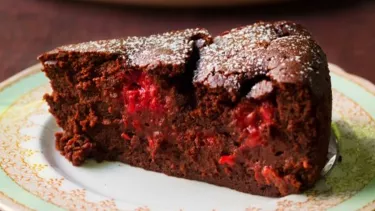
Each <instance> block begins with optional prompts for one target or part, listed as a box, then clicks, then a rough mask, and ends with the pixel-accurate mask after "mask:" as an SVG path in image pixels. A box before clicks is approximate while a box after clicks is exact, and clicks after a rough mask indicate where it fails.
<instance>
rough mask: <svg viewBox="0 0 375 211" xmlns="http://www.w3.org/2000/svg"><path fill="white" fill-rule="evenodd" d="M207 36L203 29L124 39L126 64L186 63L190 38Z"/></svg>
mask: <svg viewBox="0 0 375 211" xmlns="http://www.w3.org/2000/svg"><path fill="white" fill-rule="evenodd" d="M196 35H207V36H208V35H209V34H208V32H207V30H204V29H186V30H183V31H175V32H167V33H164V34H159V35H151V36H148V37H129V38H128V39H126V45H125V46H126V49H127V50H126V53H127V56H128V62H129V63H130V64H132V65H135V66H140V67H142V66H148V65H150V64H154V63H162V64H165V65H168V64H171V65H172V64H173V65H180V64H183V63H185V62H186V60H187V58H188V57H189V54H190V52H191V51H192V49H193V42H194V41H193V40H192V37H193V36H196Z"/></svg>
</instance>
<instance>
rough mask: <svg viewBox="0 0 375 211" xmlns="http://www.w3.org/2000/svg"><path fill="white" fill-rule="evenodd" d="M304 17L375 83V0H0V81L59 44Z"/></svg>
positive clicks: (341, 59)
mask: <svg viewBox="0 0 375 211" xmlns="http://www.w3.org/2000/svg"><path fill="white" fill-rule="evenodd" d="M284 19H286V20H292V21H297V22H299V23H302V24H304V25H305V26H306V27H307V28H308V29H309V30H310V31H311V32H312V33H313V35H314V37H315V38H316V39H317V40H318V42H319V43H320V45H321V46H322V47H323V49H324V50H325V52H326V53H327V56H328V59H329V61H330V62H332V63H335V64H337V65H339V66H341V67H343V68H344V69H345V70H346V71H348V72H350V73H354V74H357V75H360V76H362V77H364V78H366V79H368V80H370V81H372V82H375V52H374V49H375V1H361V0H358V1H356V0H352V1H345V0H344V1H340V0H337V1H335V0H326V1H316V0H315V1H314V0H306V1H302V0H300V1H294V2H290V3H283V4H273V5H262V6H239V7H225V8H215V9H212V8H200V9H197V8H194V9H192V8H191V9H183V8H169V9H167V8H151V7H148V8H144V7H143V8H142V7H136V6H124V5H122V6H119V5H109V4H99V3H87V2H80V1H57V0H0V81H2V80H4V79H6V78H8V77H10V76H11V75H13V74H15V73H17V72H19V71H21V70H23V69H25V68H26V67H28V66H30V65H33V64H35V63H36V62H37V61H36V57H37V56H38V55H39V54H41V53H43V52H44V51H48V50H51V49H53V48H54V47H56V46H59V45H63V44H69V43H76V42H81V41H88V40H96V39H108V38H116V37H124V36H128V35H149V34H152V33H159V32H164V31H168V30H171V29H183V28H188V27H194V28H195V27H204V28H207V29H208V30H210V31H211V33H212V34H218V33H220V32H222V31H225V30H228V29H230V28H233V27H236V26H241V25H247V24H251V23H253V22H255V21H258V20H284Z"/></svg>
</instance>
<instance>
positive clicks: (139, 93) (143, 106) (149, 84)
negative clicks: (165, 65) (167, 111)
mask: <svg viewBox="0 0 375 211" xmlns="http://www.w3.org/2000/svg"><path fill="white" fill-rule="evenodd" d="M125 84H126V85H125V86H124V88H123V96H124V104H125V107H126V110H127V112H128V113H130V114H132V113H135V112H138V111H144V110H148V111H151V112H154V113H161V112H163V110H164V104H165V102H163V101H164V100H162V99H161V97H160V96H161V94H160V90H159V89H158V87H157V86H156V84H155V82H154V80H153V78H152V77H150V76H149V75H147V74H145V73H140V72H134V73H130V74H127V75H125Z"/></svg>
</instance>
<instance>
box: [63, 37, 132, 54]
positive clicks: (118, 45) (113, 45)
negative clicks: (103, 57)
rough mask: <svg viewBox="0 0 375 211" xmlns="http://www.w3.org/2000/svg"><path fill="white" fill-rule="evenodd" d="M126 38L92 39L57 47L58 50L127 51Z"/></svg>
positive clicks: (82, 51)
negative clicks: (125, 46)
mask: <svg viewBox="0 0 375 211" xmlns="http://www.w3.org/2000/svg"><path fill="white" fill-rule="evenodd" d="M124 44H125V40H124V39H112V40H99V41H90V42H84V43H79V44H72V45H65V46H61V47H59V48H57V50H58V51H73V52H74V51H76V52H81V53H84V52H102V53H118V54H121V53H125V48H124Z"/></svg>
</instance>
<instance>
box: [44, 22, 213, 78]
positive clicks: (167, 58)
mask: <svg viewBox="0 0 375 211" xmlns="http://www.w3.org/2000/svg"><path fill="white" fill-rule="evenodd" d="M210 41H211V36H210V34H209V33H208V31H207V30H206V29H199V28H196V29H185V30H180V31H172V32H166V33H163V34H156V35H151V36H144V37H128V38H124V39H111V40H99V41H90V42H84V43H79V44H72V45H65V46H61V47H58V48H56V49H54V50H52V51H50V52H47V53H45V54H43V55H41V56H40V57H39V59H40V60H46V58H45V57H50V56H51V55H56V54H58V53H104V54H118V55H120V56H121V57H123V58H124V59H125V60H126V61H127V64H128V66H129V67H137V68H146V70H147V69H152V68H155V67H157V66H159V65H161V66H178V65H181V64H185V63H186V61H187V60H188V59H189V57H190V55H191V52H192V51H193V48H194V45H199V46H201V47H202V46H204V45H206V44H207V43H209V42H210ZM196 42H198V43H196ZM147 67H149V68H147ZM175 70H176V71H177V69H176V68H175Z"/></svg>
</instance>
